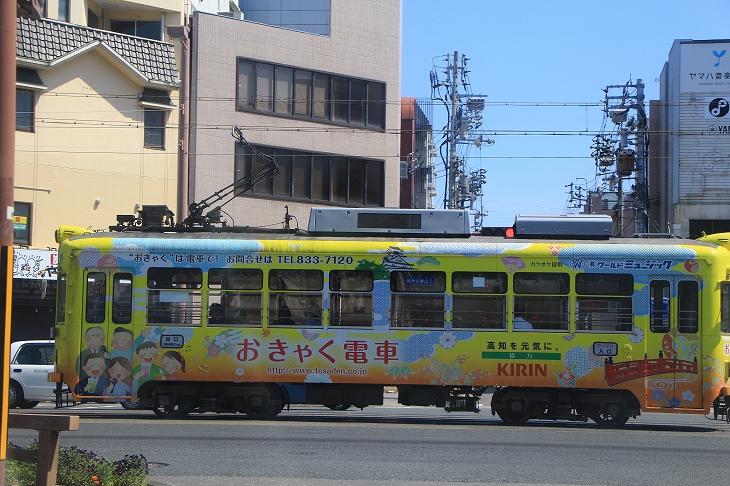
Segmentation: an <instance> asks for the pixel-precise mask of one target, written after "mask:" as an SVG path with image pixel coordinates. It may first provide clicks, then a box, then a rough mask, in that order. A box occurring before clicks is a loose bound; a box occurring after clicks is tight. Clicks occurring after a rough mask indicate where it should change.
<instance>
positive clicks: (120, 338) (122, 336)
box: [112, 328, 134, 351]
mask: <svg viewBox="0 0 730 486" xmlns="http://www.w3.org/2000/svg"><path fill="white" fill-rule="evenodd" d="M133 342H134V339H133V338H132V331H130V330H128V329H123V328H118V329H116V330H115V331H114V336H113V337H112V344H113V345H114V349H116V350H118V351H124V350H127V349H129V348H130V347H132V343H133Z"/></svg>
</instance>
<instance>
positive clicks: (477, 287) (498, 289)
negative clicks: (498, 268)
mask: <svg viewBox="0 0 730 486" xmlns="http://www.w3.org/2000/svg"><path fill="white" fill-rule="evenodd" d="M451 290H452V291H453V292H454V293H461V292H463V293H470V294H504V293H506V292H507V274H506V273H503V272H454V273H453V274H452V275H451Z"/></svg>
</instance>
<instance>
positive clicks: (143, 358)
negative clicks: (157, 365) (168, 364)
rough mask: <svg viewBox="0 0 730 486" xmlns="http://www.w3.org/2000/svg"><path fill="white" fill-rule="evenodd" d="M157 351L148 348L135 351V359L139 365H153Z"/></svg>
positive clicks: (154, 348) (153, 348)
mask: <svg viewBox="0 0 730 486" xmlns="http://www.w3.org/2000/svg"><path fill="white" fill-rule="evenodd" d="M158 353H159V351H158V350H157V348H156V347H148V348H144V349H140V350H139V351H137V359H138V360H139V362H140V363H154V362H155V360H156V359H157V354H158Z"/></svg>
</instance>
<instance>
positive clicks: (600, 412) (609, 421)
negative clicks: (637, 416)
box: [591, 403, 629, 429]
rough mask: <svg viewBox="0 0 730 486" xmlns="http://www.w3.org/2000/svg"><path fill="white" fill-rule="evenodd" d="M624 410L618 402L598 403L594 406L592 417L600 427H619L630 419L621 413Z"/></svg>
mask: <svg viewBox="0 0 730 486" xmlns="http://www.w3.org/2000/svg"><path fill="white" fill-rule="evenodd" d="M622 411H623V407H622V406H621V405H620V404H617V403H609V404H605V405H602V404H600V403H597V404H596V405H595V406H594V407H593V413H592V414H591V419H593V421H594V422H595V423H597V424H598V426H599V427H603V428H605V429H618V428H620V427H623V426H624V424H625V423H626V422H627V421H628V420H629V417H627V416H625V415H623V414H622V413H621V412H622Z"/></svg>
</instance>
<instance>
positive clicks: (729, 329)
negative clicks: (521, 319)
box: [59, 275, 730, 333]
mask: <svg viewBox="0 0 730 486" xmlns="http://www.w3.org/2000/svg"><path fill="white" fill-rule="evenodd" d="M59 278H60V275H59ZM59 288H60V282H59ZM59 302H60V297H59ZM720 332H724V333H730V282H720Z"/></svg>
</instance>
